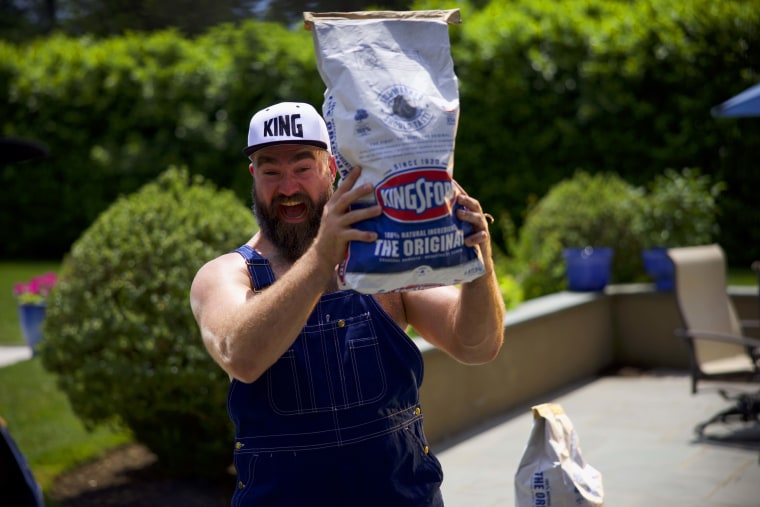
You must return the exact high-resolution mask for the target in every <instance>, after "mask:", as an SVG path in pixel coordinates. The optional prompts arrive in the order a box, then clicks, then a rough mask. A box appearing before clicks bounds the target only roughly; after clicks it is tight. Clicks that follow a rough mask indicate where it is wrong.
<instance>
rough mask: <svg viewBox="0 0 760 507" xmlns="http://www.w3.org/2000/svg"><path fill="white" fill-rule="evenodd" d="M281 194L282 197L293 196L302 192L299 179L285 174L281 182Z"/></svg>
mask: <svg viewBox="0 0 760 507" xmlns="http://www.w3.org/2000/svg"><path fill="white" fill-rule="evenodd" d="M279 190H280V193H281V194H282V195H293V194H297V193H299V192H300V191H301V187H300V186H299V184H298V180H297V178H296V177H295V176H294V175H293V174H289V173H288V174H285V175H283V177H282V179H281V180H280V188H279Z"/></svg>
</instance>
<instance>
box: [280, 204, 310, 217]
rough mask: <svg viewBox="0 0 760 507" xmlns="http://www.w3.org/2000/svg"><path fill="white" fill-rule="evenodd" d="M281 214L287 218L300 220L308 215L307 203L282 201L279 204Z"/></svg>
mask: <svg viewBox="0 0 760 507" xmlns="http://www.w3.org/2000/svg"><path fill="white" fill-rule="evenodd" d="M278 210H279V213H280V216H281V217H282V218H283V219H285V220H288V221H290V220H300V219H301V218H303V217H305V216H306V204H305V203H303V202H298V203H287V204H286V203H281V204H280V205H279V206H278Z"/></svg>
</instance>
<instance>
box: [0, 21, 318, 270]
mask: <svg viewBox="0 0 760 507" xmlns="http://www.w3.org/2000/svg"><path fill="white" fill-rule="evenodd" d="M315 83H319V75H318V73H317V71H316V67H315V63H314V61H313V49H312V45H311V39H310V38H309V35H308V34H307V33H305V32H301V31H299V32H293V31H289V30H286V29H285V28H283V27H282V26H280V25H277V24H266V23H255V22H247V23H243V24H242V25H240V26H232V25H223V26H220V27H218V28H216V29H214V30H211V31H210V32H209V33H207V34H206V35H204V36H202V37H199V38H197V39H188V38H184V37H181V36H180V35H178V34H177V33H174V32H171V31H168V32H159V33H154V34H151V35H145V34H130V35H126V36H124V37H114V38H108V39H103V40H96V39H92V38H87V37H84V38H79V39H74V38H66V37H62V36H53V37H50V38H48V39H43V40H40V41H38V42H36V43H34V44H31V45H28V46H23V47H14V46H11V45H8V44H0V94H1V95H2V96H3V97H5V100H2V101H0V122H2V123H1V125H2V133H3V134H4V135H13V136H20V137H24V138H30V139H36V140H39V141H42V142H44V143H45V144H47V146H48V148H49V151H50V155H49V157H47V158H46V159H44V160H42V161H40V162H38V163H24V164H16V165H13V166H9V167H7V168H3V170H2V175H1V176H0V182H2V185H0V201H1V202H3V206H4V207H5V206H6V205H7V206H8V209H9V210H12V212H11V213H7V214H6V213H3V214H2V216H0V229H2V230H6V231H7V230H12V229H13V230H15V233H14V235H13V236H10V237H6V238H5V239H4V240H3V242H2V243H1V244H0V257H34V256H36V257H60V256H61V255H62V254H63V253H64V252H66V251H67V250H68V249H69V248H70V246H71V244H72V243H73V241H74V240H75V239H76V238H77V237H78V236H79V235H80V234H81V233H82V231H83V230H84V229H85V228H86V227H87V226H89V225H90V223H92V221H93V220H94V219H95V218H96V217H97V216H98V214H99V213H100V212H101V211H103V210H104V209H106V208H107V207H108V205H109V204H110V203H111V202H113V201H114V200H115V199H116V198H117V197H118V196H120V195H126V194H129V193H131V192H134V191H135V190H137V189H138V188H139V187H140V186H141V185H143V184H144V183H146V182H147V181H149V180H150V179H152V178H154V177H155V176H157V175H158V174H159V173H160V172H161V171H163V170H164V169H165V168H166V167H168V166H169V165H172V164H183V165H186V166H187V167H189V168H190V170H191V172H193V173H199V174H203V175H205V176H206V177H208V178H209V179H211V180H212V181H213V182H215V183H216V184H217V185H219V186H222V187H226V188H231V189H234V190H235V192H236V193H237V194H238V195H239V196H240V197H241V199H246V200H249V199H250V198H249V196H250V175H249V174H248V170H247V163H246V162H247V161H246V159H245V157H244V156H243V154H242V152H241V150H242V148H243V147H244V146H245V139H246V135H247V127H248V122H249V120H250V117H251V115H252V114H253V112H254V111H255V110H256V109H257V108H258V107H260V106H264V105H268V104H269V103H272V102H275V101H279V100H284V99H295V100H305V101H308V102H312V103H319V101H321V98H322V91H323V89H322V88H321V87H320V86H319V85H316V86H315ZM19 219H22V220H23V226H22V227H18V226H17V224H18V222H19Z"/></svg>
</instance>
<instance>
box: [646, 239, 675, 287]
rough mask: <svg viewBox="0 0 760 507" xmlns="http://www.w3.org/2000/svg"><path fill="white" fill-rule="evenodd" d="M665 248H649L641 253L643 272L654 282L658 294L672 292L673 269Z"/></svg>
mask: <svg viewBox="0 0 760 507" xmlns="http://www.w3.org/2000/svg"><path fill="white" fill-rule="evenodd" d="M667 250H668V249H667V248H663V247H658V248H649V249H647V250H644V251H643V252H641V258H642V260H643V261H644V271H646V273H647V275H649V276H650V277H651V278H652V279H653V280H654V285H655V288H656V289H657V290H658V291H660V292H670V291H672V290H673V279H674V277H675V268H674V267H673V262H672V261H671V260H670V258H669V257H668V254H667Z"/></svg>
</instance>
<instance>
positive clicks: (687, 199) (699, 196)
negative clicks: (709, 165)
mask: <svg viewBox="0 0 760 507" xmlns="http://www.w3.org/2000/svg"><path fill="white" fill-rule="evenodd" d="M725 187H726V185H725V183H724V182H722V181H718V182H713V181H712V178H711V177H710V176H708V175H703V174H700V171H699V170H698V169H694V168H685V169H683V170H682V171H681V172H678V171H676V170H674V169H666V170H665V172H664V173H663V174H658V175H657V176H655V178H654V180H653V181H652V182H651V183H650V184H649V185H648V193H647V195H646V204H647V205H646V206H645V207H644V209H643V212H642V214H641V216H640V220H641V223H640V225H638V227H639V228H640V229H641V236H642V242H643V244H644V245H643V246H644V247H645V248H652V247H673V246H693V245H706V244H708V243H710V242H711V241H713V239H714V238H715V237H717V236H718V233H719V232H720V230H719V227H718V214H719V209H718V197H719V195H720V194H721V193H722V192H723V190H724V189H725Z"/></svg>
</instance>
